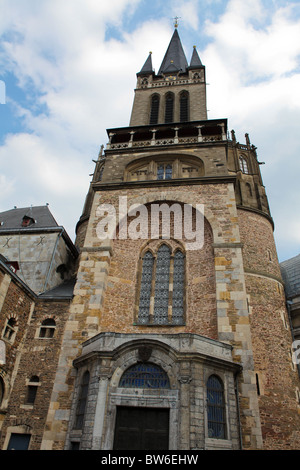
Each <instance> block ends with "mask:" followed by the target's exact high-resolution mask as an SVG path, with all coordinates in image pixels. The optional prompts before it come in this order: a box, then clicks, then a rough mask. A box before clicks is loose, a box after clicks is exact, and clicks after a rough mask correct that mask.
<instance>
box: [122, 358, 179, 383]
mask: <svg viewBox="0 0 300 470" xmlns="http://www.w3.org/2000/svg"><path fill="white" fill-rule="evenodd" d="M119 387H122V388H151V389H158V388H170V382H169V378H168V376H167V374H166V373H165V371H164V370H163V369H162V368H161V367H159V366H157V365H156V364H151V363H149V362H147V363H138V364H135V365H134V366H131V367H129V368H128V369H127V370H126V371H125V372H124V374H123V375H122V377H121V380H120V384H119Z"/></svg>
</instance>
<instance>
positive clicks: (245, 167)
mask: <svg viewBox="0 0 300 470" xmlns="http://www.w3.org/2000/svg"><path fill="white" fill-rule="evenodd" d="M240 170H241V171H242V173H245V174H248V173H249V168H248V162H247V159H246V158H245V157H243V155H240Z"/></svg>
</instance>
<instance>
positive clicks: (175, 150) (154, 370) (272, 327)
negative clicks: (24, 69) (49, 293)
mask: <svg viewBox="0 0 300 470" xmlns="http://www.w3.org/2000/svg"><path fill="white" fill-rule="evenodd" d="M107 132H108V143H107V145H106V148H105V150H104V151H103V149H102V150H101V152H100V154H99V158H98V161H97V162H96V167H95V173H94V176H93V180H92V182H91V185H90V189H89V192H88V195H87V198H86V203H85V206H84V210H83V214H82V216H81V218H80V220H79V222H78V224H77V241H76V244H77V246H78V248H79V249H80V261H79V268H78V274H77V281H76V285H75V290H74V298H73V302H72V304H71V307H70V314H69V318H68V321H67V322H66V326H65V334H64V340H63V343H62V348H61V353H60V361H59V366H58V369H57V373H56V379H55V383H54V388H53V393H52V399H51V404H50V408H49V412H48V418H47V425H46V428H45V432H44V436H43V443H42V448H44V449H57V448H65V449H83V450H85V449H106V450H111V449H118V450H122V449H123V450H131V449H132V450H143V449H154V450H159V449H162V450H168V449H170V450H189V449H195V450H197V449H234V450H238V449H285V448H299V443H300V442H299V441H300V439H299V413H298V411H299V394H298V395H297V387H299V379H298V375H297V371H296V368H295V367H294V366H293V363H292V360H291V354H290V348H291V332H290V327H289V322H288V316H287V311H286V307H285V297H284V289H283V283H282V279H281V274H280V269H279V264H278V260H277V254H276V248H275V243H274V238H273V220H272V218H271V215H270V211H269V206H268V201H267V197H266V193H265V188H264V185H263V182H262V178H261V173H260V162H259V161H258V158H257V153H256V148H255V146H254V145H252V144H251V142H250V139H249V136H248V134H246V140H245V143H240V142H238V141H237V139H236V136H235V132H234V131H231V133H229V131H228V127H227V119H224V118H221V119H213V120H210V119H208V117H207V106H206V79H205V66H204V65H203V64H202V62H201V60H200V58H199V55H198V52H197V50H196V47H194V49H193V51H192V54H191V59H190V62H189V63H188V61H187V59H186V55H185V53H184V50H183V47H182V44H181V40H180V37H179V34H178V30H177V28H175V30H174V33H173V36H172V38H171V41H170V44H169V46H168V49H167V51H166V54H165V56H164V59H163V61H162V64H161V66H160V69H159V71H158V73H157V74H156V73H155V72H154V70H153V66H152V54H151V53H150V54H149V56H148V58H147V60H146V62H145V64H144V65H143V67H142V68H141V70H140V72H138V73H137V86H136V90H135V97H134V103H133V107H132V113H131V118H130V124H129V127H125V128H114V129H108V131H107ZM297 397H298V402H297Z"/></svg>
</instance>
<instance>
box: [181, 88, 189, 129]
mask: <svg viewBox="0 0 300 470" xmlns="http://www.w3.org/2000/svg"><path fill="white" fill-rule="evenodd" d="M188 120H189V94H188V92H187V91H183V92H182V93H181V94H180V122H186V121H188Z"/></svg>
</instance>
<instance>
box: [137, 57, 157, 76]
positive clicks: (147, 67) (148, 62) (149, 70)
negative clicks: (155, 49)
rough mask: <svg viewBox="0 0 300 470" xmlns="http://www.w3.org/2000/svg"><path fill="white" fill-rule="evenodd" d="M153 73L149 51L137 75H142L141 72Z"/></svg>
mask: <svg viewBox="0 0 300 470" xmlns="http://www.w3.org/2000/svg"><path fill="white" fill-rule="evenodd" d="M150 73H153V66H152V53H151V52H150V53H149V56H148V58H147V60H146V62H145V63H144V65H143V67H142V68H141V71H140V72H139V73H138V74H137V75H143V74H147V75H148V74H150Z"/></svg>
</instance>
